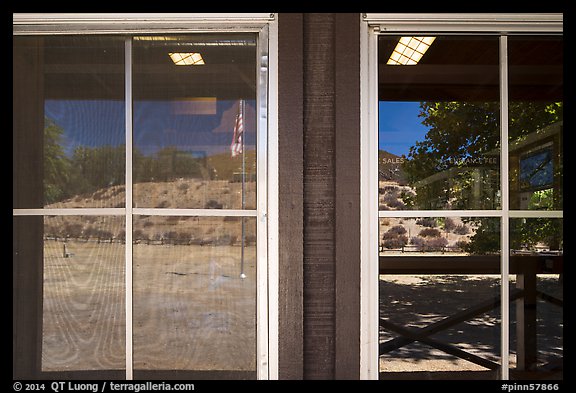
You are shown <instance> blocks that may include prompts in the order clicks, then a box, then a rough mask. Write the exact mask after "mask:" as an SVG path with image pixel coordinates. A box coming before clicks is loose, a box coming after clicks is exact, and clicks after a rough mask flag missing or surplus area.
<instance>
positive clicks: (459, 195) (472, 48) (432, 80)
mask: <svg viewBox="0 0 576 393" xmlns="http://www.w3.org/2000/svg"><path fill="white" fill-rule="evenodd" d="M378 39H379V41H378V42H379V48H378V50H379V72H378V80H379V82H378V96H379V97H378V99H379V124H378V135H379V143H378V150H379V151H378V169H379V175H378V180H379V199H380V203H379V204H380V210H449V209H477V210H478V209H499V208H500V186H499V182H500V172H499V154H500V147H499V136H500V119H499V111H500V104H499V87H498V75H499V72H498V39H497V37H459V36H440V37H436V39H435V40H434V41H433V43H432V44H431V46H430V47H429V48H428V50H427V51H426V53H425V54H424V55H423V56H422V58H421V59H420V60H419V61H418V62H417V64H415V65H390V64H387V62H388V58H389V56H390V54H391V53H392V52H393V50H394V48H395V46H396V44H397V43H398V39H399V37H394V36H380V37H379V38H378Z"/></svg>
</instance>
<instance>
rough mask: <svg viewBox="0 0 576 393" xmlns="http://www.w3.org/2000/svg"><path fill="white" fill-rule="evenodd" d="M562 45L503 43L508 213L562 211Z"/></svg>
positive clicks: (557, 40)
mask: <svg viewBox="0 0 576 393" xmlns="http://www.w3.org/2000/svg"><path fill="white" fill-rule="evenodd" d="M563 45H564V42H563V38H562V37H556V36H554V37H542V36H538V37H530V36H523V37H509V39H508V49H509V56H508V59H509V63H510V67H509V80H510V91H509V95H510V103H509V107H510V115H509V119H510V120H509V134H510V137H509V140H510V148H509V150H510V155H509V163H510V209H518V210H561V209H562V208H563V165H564V164H563V139H564V138H563V127H564V125H563V124H564V121H563V113H564V111H563V108H564V102H563V86H564V82H563V64H564V63H563V59H564V56H563Z"/></svg>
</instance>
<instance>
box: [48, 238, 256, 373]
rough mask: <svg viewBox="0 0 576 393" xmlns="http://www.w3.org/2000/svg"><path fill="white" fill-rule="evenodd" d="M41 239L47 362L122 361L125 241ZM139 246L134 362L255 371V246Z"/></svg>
mask: <svg viewBox="0 0 576 393" xmlns="http://www.w3.org/2000/svg"><path fill="white" fill-rule="evenodd" d="M67 250H68V252H69V253H71V254H72V255H70V256H69V257H67V258H65V257H64V254H63V243H62V242H59V241H46V242H45V267H44V316H43V350H42V368H43V370H44V371H56V370H95V369H109V370H110V369H124V368H125V303H124V301H125V300H124V296H125V274H124V250H125V248H124V245H123V244H119V243H112V244H110V243H101V244H97V243H94V242H86V243H85V242H83V241H79V242H78V241H68V243H67ZM240 250H241V248H240V247H239V246H224V245H218V246H215V245H207V246H199V245H186V246H179V245H178V246H175V245H145V244H137V245H134V247H133V254H134V265H133V272H134V274H133V288H134V291H133V333H134V339H133V346H134V350H133V357H134V369H136V370H147V369H150V370H254V369H255V357H256V356H255V354H256V335H255V334H256V270H255V247H254V246H250V247H246V248H245V264H244V273H245V275H246V277H245V278H240V268H241V267H240V256H241V251H240Z"/></svg>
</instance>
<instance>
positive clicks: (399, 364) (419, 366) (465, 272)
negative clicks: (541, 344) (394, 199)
mask: <svg viewBox="0 0 576 393" xmlns="http://www.w3.org/2000/svg"><path fill="white" fill-rule="evenodd" d="M379 226H380V229H379V246H380V248H379V255H380V262H379V266H380V267H379V299H380V301H379V317H380V334H379V353H380V356H379V365H380V379H468V378H470V379H496V378H497V377H498V369H499V367H500V321H501V313H500V298H499V295H500V253H499V249H500V219H499V218H493V217H443V218H433V217H428V218H425V217H421V218H398V217H386V218H380V220H379Z"/></svg>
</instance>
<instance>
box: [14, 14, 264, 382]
mask: <svg viewBox="0 0 576 393" xmlns="http://www.w3.org/2000/svg"><path fill="white" fill-rule="evenodd" d="M93 17H94V18H96V16H93ZM51 18H52V19H51V23H54V24H53V25H51V24H50V23H46V21H45V19H43V18H36V19H34V18H32V19H28V18H27V16H26V15H20V16H19V17H18V15H16V16H15V26H16V25H18V28H15V36H14V90H13V94H14V129H13V130H14V161H13V174H14V176H13V177H14V184H13V190H14V191H13V192H14V194H13V215H14V218H13V226H14V255H15V257H14V267H15V272H16V273H15V274H16V275H15V277H16V278H15V282H14V293H15V299H16V300H15V302H16V303H15V308H14V309H15V311H14V312H15V314H14V321H15V322H14V323H15V331H17V332H19V333H18V334H17V335H16V336H17V337H16V339H15V340H16V341H15V347H14V354H13V356H14V359H15V361H14V370H13V373H14V377H15V378H31V377H48V376H56V377H58V376H66V377H70V378H74V377H77V378H106V379H111V378H114V379H123V378H126V379H132V378H136V379H140V378H148V379H149V378H154V377H161V378H167V377H187V378H188V377H190V378H214V379H221V378H224V379H226V378H232V379H254V378H268V377H269V375H270V373H271V372H272V373H273V372H274V370H272V371H271V370H270V368H269V367H273V366H269V364H270V363H269V353H268V346H269V327H268V321H267V319H268V280H269V277H268V268H269V267H270V266H272V265H273V261H274V258H273V257H272V258H271V260H272V262H269V261H270V259H269V257H268V255H269V245H268V237H267V231H268V224H267V223H268V221H267V220H268V217H269V208H268V186H267V182H268V176H267V173H268V167H269V164H270V161H269V160H268V159H267V156H268V155H267V149H268V148H267V146H268V139H269V138H270V135H272V137H273V130H274V127H273V124H272V123H269V122H268V118H269V117H268V115H267V112H268V102H269V101H268V91H269V88H268V81H269V79H268V78H269V75H270V73H269V63H268V59H269V45H268V44H269V41H268V23H269V21H270V14H266V17H262V16H258V15H256V16H255V18H252V19H245V20H243V21H241V22H240V25H241V26H243V27H242V28H238V27H237V26H238V25H237V24H235V25H234V26H236V28H228V27H226V25H227V24H230V21H229V20H228V21H227V20H223V18H222V17H220V20H218V19H217V14H213V15H212V16H210V17H209V18H200V17H199V18H198V19H194V18H189V19H188V20H186V18H183V17H179V18H177V19H176V20H171V19H170V18H171V16H170V15H167V16H164V17H163V16H159V17H157V18H158V19H157V20H156V22H157V23H159V26H162V29H160V30H159V31H158V30H154V28H152V29H151V30H150V31H146V28H144V29H143V28H142V27H143V25H141V24H139V23H140V22H138V21H137V17H132V20H133V25H131V24H130V23H124V24H118V23H117V22H115V21H114V19H113V17H111V16H107V17H104V19H103V20H101V21H100V22H101V24H100V25H99V24H95V27H93V29H94V30H93V31H90V34H82V33H83V32H78V31H76V30H75V29H76V27H77V25H72V26H70V25H67V24H66V23H68V22H69V21H70V19H72V20H74V16H66V17H62V18H60V17H59V16H58V15H53V16H52V17H51ZM107 18H110V19H107ZM210 18H216V19H212V20H211V19H210ZM80 19H82V18H80ZM119 19H120V20H122V18H119ZM128 19H130V18H128ZM149 19H150V18H148V19H147V20H148V22H147V23H150V21H149ZM183 19H184V21H183ZM206 19H208V22H210V24H211V26H212V29H210V32H209V33H203V32H201V30H202V29H198V28H196V29H192V28H191V29H190V30H191V31H192V30H193V31H195V32H194V33H186V32H183V30H182V28H181V26H182V24H184V25H187V24H191V23H200V25H201V26H206V25H205V24H206V23H207V22H206ZM17 22H18V23H20V24H18V23H17ZM176 22H177V23H178V25H174V24H173V23H176ZM108 24H109V25H111V26H113V29H112V30H113V31H114V32H113V33H110V31H111V30H110V29H107V28H106V27H109V26H108ZM214 25H217V26H220V27H222V29H221V31H218V30H215V29H214V28H213V26H214ZM135 26H137V27H140V28H135ZM147 26H150V25H147ZM175 26H178V28H177V29H174V30H175V31H178V32H177V33H175V32H172V31H171V29H170V28H169V27H172V28H174V27H175ZM99 29H101V30H99ZM184 30H185V29H184ZM84 33H85V32H84ZM175 56H176V57H175ZM175 58H176V60H174V59H175ZM187 58H192V59H194V61H193V62H184V60H186V59H187ZM181 61H182V62H183V63H182V62H181ZM271 216H272V217H274V216H275V215H274V213H272V214H271ZM271 255H273V253H272V254H271ZM272 298H274V297H272ZM30 338H32V339H30Z"/></svg>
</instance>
